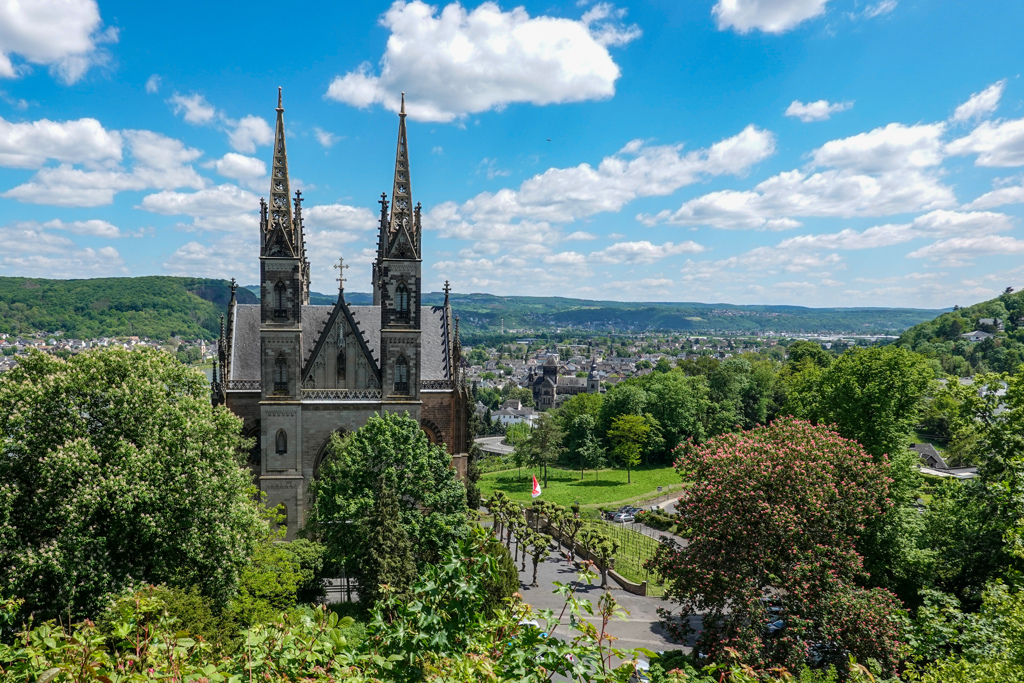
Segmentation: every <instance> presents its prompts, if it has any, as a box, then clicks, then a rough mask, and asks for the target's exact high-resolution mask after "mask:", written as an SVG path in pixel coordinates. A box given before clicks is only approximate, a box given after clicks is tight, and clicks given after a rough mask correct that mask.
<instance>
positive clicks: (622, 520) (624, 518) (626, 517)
mask: <svg viewBox="0 0 1024 683" xmlns="http://www.w3.org/2000/svg"><path fill="white" fill-rule="evenodd" d="M634 519H635V517H633V515H631V514H629V513H628V512H620V513H618V514H616V515H615V516H614V517H612V521H613V522H615V523H616V524H629V523H630V522H632V521H633V520H634Z"/></svg>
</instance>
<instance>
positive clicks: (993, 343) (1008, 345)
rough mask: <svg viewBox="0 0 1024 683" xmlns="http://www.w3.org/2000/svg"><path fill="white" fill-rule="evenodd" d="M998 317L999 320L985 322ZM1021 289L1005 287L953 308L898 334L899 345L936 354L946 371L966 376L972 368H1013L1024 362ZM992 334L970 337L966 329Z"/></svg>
mask: <svg viewBox="0 0 1024 683" xmlns="http://www.w3.org/2000/svg"><path fill="white" fill-rule="evenodd" d="M996 319H998V320H999V322H1000V324H999V325H995V324H987V323H986V322H979V321H989V320H991V321H992V322H995V320H996ZM1022 325H1024V290H1022V291H1020V292H1014V291H1013V290H1007V291H1005V292H1003V293H1002V294H1000V295H999V296H998V297H996V298H995V299H990V300H989V301H982V302H981V303H979V304H974V305H973V306H967V307H965V308H956V309H954V310H952V311H949V312H947V313H943V314H942V315H940V316H938V317H937V318H935V319H933V320H928V321H926V322H922V323H920V324H918V325H915V326H913V327H911V328H910V329H908V330H906V331H905V332H903V334H901V335H900V338H899V341H898V342H897V343H898V344H900V345H901V346H905V347H906V348H908V349H912V350H914V351H917V352H918V353H922V354H924V355H925V356H928V357H929V358H936V359H938V360H939V361H940V362H941V363H942V369H943V370H945V371H946V372H948V373H950V374H953V375H959V376H961V377H966V376H968V375H973V374H974V373H976V372H1016V371H1017V369H1018V368H1019V367H1020V365H1021V363H1024V328H1022ZM975 331H980V332H985V333H987V334H990V335H992V336H991V337H988V338H985V339H983V340H982V341H971V340H970V339H968V338H966V337H964V336H963V335H964V334H965V333H968V332H975Z"/></svg>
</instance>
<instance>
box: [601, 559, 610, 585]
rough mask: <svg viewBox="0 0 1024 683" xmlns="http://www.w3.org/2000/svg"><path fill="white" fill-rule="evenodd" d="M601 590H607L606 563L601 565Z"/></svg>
mask: <svg viewBox="0 0 1024 683" xmlns="http://www.w3.org/2000/svg"><path fill="white" fill-rule="evenodd" d="M601 588H608V563H607V562H602V563H601Z"/></svg>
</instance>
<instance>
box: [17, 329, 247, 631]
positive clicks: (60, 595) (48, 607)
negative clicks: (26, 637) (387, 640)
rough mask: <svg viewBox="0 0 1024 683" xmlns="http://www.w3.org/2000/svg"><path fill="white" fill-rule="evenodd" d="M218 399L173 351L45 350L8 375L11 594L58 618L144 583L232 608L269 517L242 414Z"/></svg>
mask: <svg viewBox="0 0 1024 683" xmlns="http://www.w3.org/2000/svg"><path fill="white" fill-rule="evenodd" d="M209 396H210V390H209V385H208V383H207V381H206V378H205V377H204V376H203V374H202V373H200V372H197V371H195V370H190V369H188V368H185V367H184V366H182V365H181V364H180V363H178V362H177V361H176V360H175V359H174V357H173V356H171V355H169V354H167V353H164V352H162V351H149V350H146V351H139V352H130V351H125V350H121V349H111V350H103V351H90V352H85V353H80V354H77V355H75V356H73V357H72V358H70V359H69V360H67V361H63V360H59V359H57V358H53V357H52V356H48V355H45V354H42V353H32V354H30V355H28V356H26V357H24V358H22V359H21V360H20V362H19V365H18V366H17V367H15V368H13V369H11V370H9V371H8V372H6V373H4V374H3V375H0V438H2V439H3V450H4V457H2V458H0V566H2V567H4V571H3V576H2V578H0V581H2V591H3V592H4V593H6V594H9V595H18V596H20V597H22V598H24V599H25V604H24V609H25V610H26V611H31V612H35V613H36V614H37V615H39V616H42V617H46V618H49V617H56V616H57V615H61V614H63V615H67V614H69V613H70V614H71V615H72V616H82V615H87V614H96V613H97V612H98V611H99V610H98V608H99V606H100V605H101V604H103V603H104V602H105V600H106V599H107V597H108V596H110V595H112V594H114V593H117V592H120V591H121V590H122V589H124V588H125V587H127V586H130V585H133V584H135V583H137V582H149V583H154V584H159V583H164V584H167V585H170V586H180V587H188V586H197V587H199V589H200V591H201V592H202V593H203V594H204V595H207V596H209V597H211V598H213V599H214V600H215V601H216V602H217V603H218V604H220V605H225V604H226V603H227V602H228V600H229V599H230V598H231V596H232V595H233V594H234V593H235V590H236V587H237V585H238V582H239V577H240V575H241V572H242V571H243V569H244V567H245V566H246V564H247V562H248V561H249V557H250V555H251V554H252V552H253V550H254V548H255V547H256V544H257V542H258V541H259V539H260V537H261V536H262V535H263V533H264V530H265V528H266V522H265V521H264V519H263V516H262V514H261V511H260V508H259V506H258V505H257V504H256V503H255V502H254V499H253V488H252V480H251V475H250V474H249V472H248V470H247V469H243V468H242V462H241V457H240V453H242V452H244V451H245V450H246V448H245V447H246V443H245V442H244V440H243V439H242V438H241V436H240V432H241V427H242V421H241V420H240V419H239V418H237V417H235V416H234V415H232V414H231V413H230V412H229V411H227V410H226V409H225V408H212V407H211V406H210V398H209Z"/></svg>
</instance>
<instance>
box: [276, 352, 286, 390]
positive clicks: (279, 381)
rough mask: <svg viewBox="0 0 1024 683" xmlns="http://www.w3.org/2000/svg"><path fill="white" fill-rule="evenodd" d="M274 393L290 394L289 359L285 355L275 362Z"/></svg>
mask: <svg viewBox="0 0 1024 683" xmlns="http://www.w3.org/2000/svg"><path fill="white" fill-rule="evenodd" d="M274 391H275V392H281V393H287V392H288V359H287V358H285V357H284V354H283V353H282V354H281V355H280V356H278V357H277V360H275V361H274Z"/></svg>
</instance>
